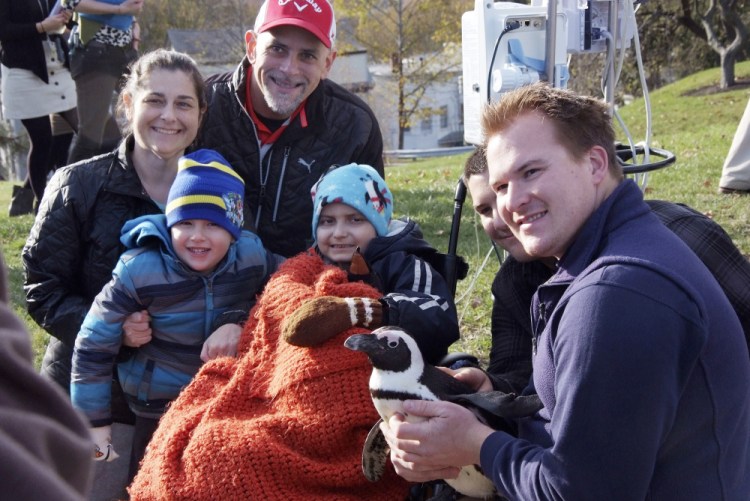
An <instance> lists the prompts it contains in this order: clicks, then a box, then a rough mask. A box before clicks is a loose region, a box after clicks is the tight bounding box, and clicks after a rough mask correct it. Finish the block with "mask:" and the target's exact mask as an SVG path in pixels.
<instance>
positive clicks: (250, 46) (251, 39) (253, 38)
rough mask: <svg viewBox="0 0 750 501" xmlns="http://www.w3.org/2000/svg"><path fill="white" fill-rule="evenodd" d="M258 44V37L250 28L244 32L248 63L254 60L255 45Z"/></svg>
mask: <svg viewBox="0 0 750 501" xmlns="http://www.w3.org/2000/svg"><path fill="white" fill-rule="evenodd" d="M256 45H258V37H257V35H256V34H255V32H254V31H252V30H247V31H246V32H245V54H247V58H248V59H249V60H250V64H253V63H254V62H255V46H256Z"/></svg>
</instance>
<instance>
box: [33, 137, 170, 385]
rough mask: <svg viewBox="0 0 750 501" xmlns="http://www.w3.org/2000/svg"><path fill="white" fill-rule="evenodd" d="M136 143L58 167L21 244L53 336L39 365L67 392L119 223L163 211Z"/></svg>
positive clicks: (37, 315) (38, 311)
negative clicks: (137, 159)
mask: <svg viewBox="0 0 750 501" xmlns="http://www.w3.org/2000/svg"><path fill="white" fill-rule="evenodd" d="M132 144H133V141H132V139H130V138H129V139H128V140H126V141H124V142H123V143H122V144H121V145H120V148H119V149H118V150H116V151H114V152H112V153H108V154H106V155H101V156H98V157H94V158H92V159H90V160H85V161H83V162H79V163H77V164H74V165H71V166H68V167H65V168H63V169H60V170H58V171H57V172H56V173H55V175H54V176H53V177H52V179H51V180H50V183H49V184H48V185H47V188H46V190H45V192H44V197H43V199H42V202H41V204H40V206H39V213H38V214H37V217H36V221H34V226H33V227H32V229H31V233H30V234H29V238H28V240H27V241H26V245H25V246H24V248H23V255H22V257H23V267H24V291H25V293H26V307H27V309H28V311H29V314H30V315H31V317H32V318H33V319H34V320H35V321H36V322H37V323H38V324H39V325H40V326H41V327H42V328H44V329H45V330H46V331H47V332H48V333H49V334H50V335H51V336H52V338H51V339H50V344H49V345H48V346H47V353H46V354H45V356H44V361H43V362H42V372H43V373H44V374H45V375H46V376H48V377H50V378H51V379H53V380H55V381H56V382H57V383H59V384H60V386H62V387H63V388H64V389H65V390H66V391H69V387H70V369H71V365H70V364H71V357H72V355H73V346H74V343H75V339H76V336H77V335H78V330H79V329H80V327H81V323H82V322H83V319H84V317H85V316H86V313H88V310H89V308H90V306H91V303H92V302H93V301H94V297H95V296H96V295H97V294H98V293H99V291H101V289H102V287H104V284H106V283H107V282H108V281H109V280H110V278H111V277H112V270H113V269H114V267H115V264H116V263H117V259H118V258H119V257H120V254H122V252H123V251H124V250H125V247H124V246H123V245H122V244H121V243H120V228H122V225H123V224H124V223H125V221H127V220H129V219H132V218H134V217H138V216H142V215H145V214H158V213H160V212H161V210H160V209H159V207H158V206H157V205H156V204H155V203H154V202H153V201H152V200H151V198H150V197H149V196H148V194H146V192H145V190H144V189H143V186H142V185H141V181H140V179H139V178H138V175H137V174H136V171H135V168H134V167H133V165H132V162H131V160H130V153H131V151H132ZM126 145H129V146H126Z"/></svg>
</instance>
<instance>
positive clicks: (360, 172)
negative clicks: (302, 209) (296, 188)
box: [310, 164, 393, 238]
mask: <svg viewBox="0 0 750 501" xmlns="http://www.w3.org/2000/svg"><path fill="white" fill-rule="evenodd" d="M310 195H312V199H313V220H312V231H313V238H315V234H316V233H317V229H318V218H320V212H321V211H322V210H323V207H325V206H326V205H328V204H332V203H343V204H346V205H348V206H350V207H353V208H355V209H357V210H358V211H359V212H360V213H362V215H363V216H364V217H366V218H367V220H368V221H369V222H370V224H372V225H373V227H374V228H375V232H376V233H377V234H378V235H379V236H385V235H387V234H388V225H389V224H390V222H391V216H392V215H393V194H392V193H391V190H389V189H388V185H386V184H385V181H384V180H383V178H382V177H380V174H378V171H376V170H375V169H373V168H372V167H370V166H369V165H360V164H349V165H342V166H341V167H336V168H334V169H333V170H331V171H329V172H328V173H326V174H325V175H324V176H323V177H321V178H320V179H319V180H318V182H317V183H315V186H313V187H312V190H310Z"/></svg>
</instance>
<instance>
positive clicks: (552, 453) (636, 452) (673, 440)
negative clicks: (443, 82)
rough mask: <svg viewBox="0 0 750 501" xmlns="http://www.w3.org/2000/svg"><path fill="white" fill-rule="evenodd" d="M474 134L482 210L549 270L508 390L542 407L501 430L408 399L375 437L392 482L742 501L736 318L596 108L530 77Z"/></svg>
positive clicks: (746, 413) (749, 397) (749, 425)
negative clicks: (491, 206) (481, 147)
mask: <svg viewBox="0 0 750 501" xmlns="http://www.w3.org/2000/svg"><path fill="white" fill-rule="evenodd" d="M482 124H483V129H484V133H485V137H486V138H487V160H488V166H489V173H490V176H489V182H490V185H491V186H492V188H493V190H494V192H495V193H496V195H497V208H498V211H499V213H500V217H501V218H502V219H503V221H504V222H505V223H506V224H507V225H508V226H509V227H510V229H511V231H512V232H513V234H514V235H515V236H516V238H518V240H519V241H520V242H521V243H522V244H523V248H524V250H525V251H526V253H527V254H529V255H530V256H533V257H536V258H554V259H555V262H556V272H555V274H554V275H553V276H552V277H551V278H550V279H549V280H548V281H547V282H545V283H544V284H543V285H541V286H540V288H539V290H538V291H537V293H536V295H535V296H534V301H533V303H532V311H531V315H532V325H533V336H534V344H533V376H532V381H531V384H530V385H529V386H528V387H527V389H526V390H525V391H526V392H528V391H536V392H537V393H538V395H539V397H540V399H541V401H542V403H543V404H544V408H543V409H542V410H541V411H539V412H538V413H537V414H536V415H534V416H532V417H529V418H523V419H521V420H520V421H519V433H518V437H513V436H511V435H509V434H507V433H504V432H502V431H495V430H493V429H491V428H489V427H487V426H485V425H483V424H482V423H480V422H479V421H478V420H477V419H476V418H475V417H474V415H473V414H472V413H471V412H470V411H468V410H467V409H465V408H463V407H460V406H458V405H455V404H452V403H449V402H425V401H408V402H406V404H405V410H406V412H407V413H408V417H404V416H394V417H393V418H391V420H390V422H389V425H390V426H385V425H383V426H381V429H382V430H383V432H384V433H385V435H386V439H387V441H388V443H389V445H390V446H391V459H392V461H393V464H394V467H395V468H396V471H397V472H398V473H399V474H401V475H402V476H403V477H405V478H406V479H408V480H412V481H426V480H431V479H436V478H448V477H452V476H455V475H457V473H458V471H459V470H458V467H460V466H462V465H466V464H479V465H481V467H482V470H483V471H484V473H485V474H486V475H488V476H489V477H490V478H492V480H493V481H494V483H495V486H496V487H497V490H498V492H499V494H501V495H502V496H505V497H507V498H509V499H538V500H546V499H556V500H559V499H566V500H586V499H592V500H599V499H607V500H633V499H712V500H714V499H715V500H732V501H735V500H736V501H740V500H745V499H747V495H748V492H750V475H748V471H750V360H749V357H748V349H747V345H746V343H745V339H744V335H743V331H742V327H741V324H740V322H739V320H738V318H737V314H736V313H735V312H734V310H733V309H732V306H731V304H730V303H729V301H728V299H727V297H726V296H725V294H724V293H723V292H722V290H721V287H720V286H719V284H718V283H717V282H716V280H715V279H714V277H713V276H712V275H711V273H710V272H709V270H708V269H707V268H706V267H705V266H704V265H703V264H702V263H701V262H700V260H699V258H698V257H697V256H696V255H695V254H694V253H693V252H692V251H691V250H690V248H689V247H688V246H687V245H686V244H685V243H683V242H682V241H681V240H680V239H679V237H677V236H676V235H675V234H674V233H672V232H670V231H669V229H667V228H666V227H665V226H664V225H663V224H662V223H661V222H660V221H659V220H658V218H657V217H656V216H655V215H654V214H653V213H652V211H651V210H650V209H649V206H648V205H647V204H646V203H645V202H644V201H643V195H642V193H641V191H640V189H639V188H638V186H637V185H636V184H635V183H634V182H633V181H632V180H626V179H624V178H623V175H622V171H621V169H620V168H619V167H618V165H617V162H616V158H615V151H614V131H613V129H612V124H611V116H610V114H609V110H608V108H607V106H606V104H605V103H603V102H600V101H597V100H595V99H592V98H587V97H582V96H577V95H575V94H573V93H572V92H569V91H565V90H561V89H553V88H551V87H549V86H547V85H545V84H535V85H532V86H527V87H523V88H521V89H518V90H516V91H513V92H510V93H508V94H506V95H504V96H503V98H502V99H501V100H500V101H498V102H496V103H494V104H493V105H491V106H489V107H488V108H487V109H486V110H485V112H484V114H483V117H482ZM466 372H470V373H471V374H470V375H471V376H472V377H473V383H474V385H475V387H478V388H479V387H481V386H483V385H484V386H485V387H486V385H488V384H489V380H488V378H486V376H484V374H483V373H482V372H481V371H479V370H478V369H476V370H473V371H466ZM464 379H465V380H467V379H470V378H469V377H468V376H464ZM414 416H416V417H417V418H420V417H421V418H427V419H426V420H423V421H421V422H409V421H410V420H411V419H412V418H413V417H414Z"/></svg>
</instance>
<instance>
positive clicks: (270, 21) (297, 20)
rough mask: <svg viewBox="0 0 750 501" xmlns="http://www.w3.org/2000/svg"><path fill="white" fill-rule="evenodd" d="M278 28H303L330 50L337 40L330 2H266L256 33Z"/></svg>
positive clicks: (256, 25)
mask: <svg viewBox="0 0 750 501" xmlns="http://www.w3.org/2000/svg"><path fill="white" fill-rule="evenodd" d="M276 26H298V27H300V28H303V29H305V30H307V31H309V32H310V33H312V34H313V35H315V36H316V37H317V38H318V39H319V40H320V41H321V42H323V45H325V46H326V47H328V48H329V49H330V48H331V46H332V45H333V42H334V40H335V39H336V19H335V18H334V15H333V6H332V5H331V4H330V3H328V0H266V1H265V2H263V5H262V6H261V7H260V11H258V17H256V18H255V32H256V33H263V32H264V31H268V30H270V29H271V28H274V27H276Z"/></svg>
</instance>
